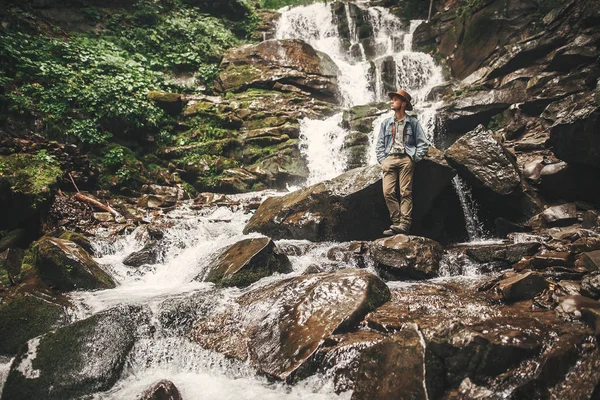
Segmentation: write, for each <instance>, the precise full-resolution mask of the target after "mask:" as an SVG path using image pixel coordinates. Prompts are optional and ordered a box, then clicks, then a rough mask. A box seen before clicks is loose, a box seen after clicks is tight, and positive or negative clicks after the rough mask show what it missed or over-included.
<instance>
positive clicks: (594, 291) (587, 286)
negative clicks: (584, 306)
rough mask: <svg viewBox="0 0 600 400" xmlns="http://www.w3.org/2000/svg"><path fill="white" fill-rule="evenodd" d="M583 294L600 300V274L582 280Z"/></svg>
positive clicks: (587, 276)
mask: <svg viewBox="0 0 600 400" xmlns="http://www.w3.org/2000/svg"><path fill="white" fill-rule="evenodd" d="M581 294H582V295H584V296H586V297H590V298H592V299H596V300H598V299H600V272H593V273H591V274H589V275H586V276H585V277H584V278H583V279H582V280H581Z"/></svg>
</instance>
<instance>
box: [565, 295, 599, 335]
mask: <svg viewBox="0 0 600 400" xmlns="http://www.w3.org/2000/svg"><path fill="white" fill-rule="evenodd" d="M556 312H557V313H558V314H559V315H563V316H566V317H570V318H575V319H583V320H584V321H585V322H586V323H587V324H588V325H590V326H591V327H592V329H594V331H595V334H596V336H598V335H600V301H597V300H593V299H590V298H589V297H585V296H579V295H574V296H563V297H560V298H559V299H558V306H557V307H556Z"/></svg>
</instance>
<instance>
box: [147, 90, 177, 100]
mask: <svg viewBox="0 0 600 400" xmlns="http://www.w3.org/2000/svg"><path fill="white" fill-rule="evenodd" d="M147 96H148V100H151V101H154V102H159V103H179V102H181V95H180V94H179V93H168V92H161V91H158V90H151V91H149V92H148V94H147Z"/></svg>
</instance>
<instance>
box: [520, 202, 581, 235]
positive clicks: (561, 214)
mask: <svg viewBox="0 0 600 400" xmlns="http://www.w3.org/2000/svg"><path fill="white" fill-rule="evenodd" d="M575 222H577V206H576V205H575V203H565V204H561V205H558V206H553V207H548V208H547V209H545V210H544V211H542V212H541V213H540V214H538V215H536V216H534V217H532V218H531V219H530V220H529V221H528V222H527V225H528V226H530V227H532V228H538V229H539V228H542V227H552V226H569V225H572V224H573V223H575Z"/></svg>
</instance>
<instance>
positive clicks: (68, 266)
mask: <svg viewBox="0 0 600 400" xmlns="http://www.w3.org/2000/svg"><path fill="white" fill-rule="evenodd" d="M33 251H34V259H35V268H36V270H37V272H38V273H39V276H40V279H41V280H42V281H43V282H44V283H46V284H47V285H49V286H51V287H54V288H56V289H58V290H73V289H110V288H114V287H115V283H114V281H113V280H112V278H111V277H110V275H108V274H107V273H106V272H104V270H102V268H101V267H100V265H98V263H96V261H94V260H93V259H92V258H91V257H90V255H89V254H88V252H87V251H85V250H84V249H83V248H81V247H80V246H79V245H77V244H76V243H74V242H71V241H68V240H63V239H57V238H52V237H43V238H42V239H40V240H39V241H38V242H36V244H35V245H34V247H33Z"/></svg>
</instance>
